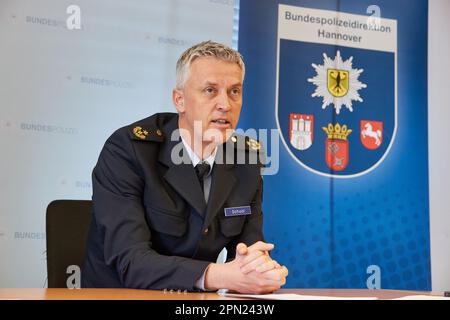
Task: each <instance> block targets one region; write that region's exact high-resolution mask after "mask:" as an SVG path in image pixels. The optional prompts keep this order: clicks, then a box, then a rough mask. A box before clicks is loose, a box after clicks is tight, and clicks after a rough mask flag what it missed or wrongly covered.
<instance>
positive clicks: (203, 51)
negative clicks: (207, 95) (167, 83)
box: [176, 41, 245, 89]
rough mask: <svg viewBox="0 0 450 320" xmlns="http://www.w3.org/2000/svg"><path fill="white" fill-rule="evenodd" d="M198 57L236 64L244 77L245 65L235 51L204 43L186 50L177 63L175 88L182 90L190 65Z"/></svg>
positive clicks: (211, 43) (223, 46) (211, 42)
mask: <svg viewBox="0 0 450 320" xmlns="http://www.w3.org/2000/svg"><path fill="white" fill-rule="evenodd" d="M199 57H214V58H217V59H220V60H224V61H229V62H234V63H236V64H237V65H238V66H239V68H241V70H242V79H244V75H245V64H244V60H243V59H242V56H241V54H240V53H239V52H237V51H236V50H234V49H232V48H230V47H228V46H226V45H224V44H221V43H217V42H213V41H204V42H201V43H199V44H196V45H194V46H193V47H191V48H189V49H187V50H186V51H185V52H183V54H182V55H181V57H180V59H178V61H177V70H176V72H177V88H179V89H180V88H182V87H183V86H184V84H185V82H186V79H187V77H188V73H189V67H190V66H191V63H192V62H193V61H194V60H195V59H197V58H199Z"/></svg>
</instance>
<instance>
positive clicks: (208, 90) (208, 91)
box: [205, 87, 215, 93]
mask: <svg viewBox="0 0 450 320" xmlns="http://www.w3.org/2000/svg"><path fill="white" fill-rule="evenodd" d="M214 91H215V90H214V88H211V87H208V88H206V89H205V92H206V93H214Z"/></svg>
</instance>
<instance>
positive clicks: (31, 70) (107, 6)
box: [0, 0, 233, 287]
mask: <svg viewBox="0 0 450 320" xmlns="http://www.w3.org/2000/svg"><path fill="white" fill-rule="evenodd" d="M71 4H76V5H78V6H79V7H80V8H81V30H68V29H67V27H66V19H67V18H68V17H69V15H68V14H67V13H66V9H67V7H68V6H69V5H71ZM232 35H233V0H151V1H139V0H133V1H123V0H95V1H92V0H68V1H67V0H39V1H34V0H0V75H1V77H0V152H1V156H0V186H1V187H0V188H1V189H0V190H1V193H0V255H1V258H0V287H43V286H45V280H46V261H45V210H46V207H47V205H48V203H49V202H51V201H52V200H54V199H90V198H91V177H90V174H91V171H92V168H93V166H94V165H95V162H96V160H97V157H98V154H99V152H100V149H101V147H102V145H103V143H104V141H105V140H106V138H107V137H108V136H109V135H110V134H111V133H112V132H113V131H114V130H115V129H117V128H119V127H121V126H123V125H125V124H128V123H131V122H134V121H136V120H139V119H141V118H144V117H146V116H148V115H150V114H152V113H154V112H158V111H167V110H174V108H173V107H172V103H171V89H172V88H173V85H174V83H175V63H176V60H177V58H178V57H179V55H180V54H181V52H182V51H184V49H186V48H187V47H189V46H191V45H192V44H194V43H197V42H200V41H203V40H208V39H212V40H215V41H219V42H223V43H227V44H229V45H231V44H232Z"/></svg>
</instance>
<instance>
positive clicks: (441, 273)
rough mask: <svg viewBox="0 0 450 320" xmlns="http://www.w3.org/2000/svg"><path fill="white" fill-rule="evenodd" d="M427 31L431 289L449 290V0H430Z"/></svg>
mask: <svg viewBox="0 0 450 320" xmlns="http://www.w3.org/2000/svg"><path fill="white" fill-rule="evenodd" d="M429 4H430V7H429V29H428V128H429V129H428V148H429V168H430V169H429V172H430V229H431V230H430V235H431V239H430V244H431V280H432V286H433V290H450V249H449V247H450V210H449V207H450V206H449V200H450V165H449V164H450V142H449V141H448V136H449V134H448V130H449V128H450V99H449V98H448V92H449V88H448V82H449V74H450V59H449V57H450V44H449V34H450V1H448V0H430V2H429Z"/></svg>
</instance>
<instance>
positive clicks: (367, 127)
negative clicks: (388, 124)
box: [359, 120, 383, 150]
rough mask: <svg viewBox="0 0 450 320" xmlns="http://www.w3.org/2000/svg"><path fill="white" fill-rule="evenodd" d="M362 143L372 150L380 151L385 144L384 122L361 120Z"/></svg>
mask: <svg viewBox="0 0 450 320" xmlns="http://www.w3.org/2000/svg"><path fill="white" fill-rule="evenodd" d="M360 128H361V134H360V135H359V137H360V139H361V143H362V144H363V146H364V147H366V148H367V149H370V150H375V149H378V148H379V147H380V146H381V143H382V142H383V122H381V121H369V120H361V126H360Z"/></svg>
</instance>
